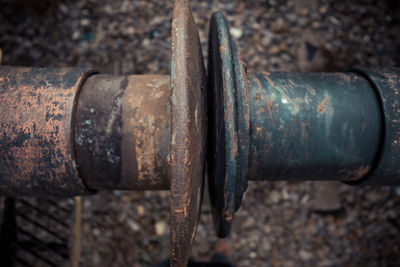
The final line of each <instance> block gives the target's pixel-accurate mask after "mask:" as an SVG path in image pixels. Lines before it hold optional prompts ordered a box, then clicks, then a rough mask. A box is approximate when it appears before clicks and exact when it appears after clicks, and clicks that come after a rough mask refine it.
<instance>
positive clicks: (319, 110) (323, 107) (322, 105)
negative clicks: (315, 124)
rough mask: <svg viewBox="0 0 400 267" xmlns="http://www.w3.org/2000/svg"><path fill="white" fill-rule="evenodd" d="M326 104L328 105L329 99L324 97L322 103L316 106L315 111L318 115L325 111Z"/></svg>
mask: <svg viewBox="0 0 400 267" xmlns="http://www.w3.org/2000/svg"><path fill="white" fill-rule="evenodd" d="M328 103H329V97H328V96H327V95H326V96H325V98H324V100H323V101H322V103H321V104H319V105H318V107H317V111H318V112H319V113H323V112H324V111H325V109H326V105H328Z"/></svg>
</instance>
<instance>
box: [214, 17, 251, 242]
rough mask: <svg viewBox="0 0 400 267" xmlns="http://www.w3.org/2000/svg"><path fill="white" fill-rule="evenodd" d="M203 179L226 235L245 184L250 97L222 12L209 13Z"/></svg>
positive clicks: (219, 226)
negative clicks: (206, 139)
mask: <svg viewBox="0 0 400 267" xmlns="http://www.w3.org/2000/svg"><path fill="white" fill-rule="evenodd" d="M208 57H209V58H208V63H209V66H208V79H209V90H210V92H209V95H210V102H211V103H212V104H211V106H210V109H209V118H210V121H209V133H210V137H209V150H208V151H209V156H208V159H209V162H208V179H209V191H210V199H211V205H212V211H213V212H212V213H213V218H214V224H215V229H216V232H217V235H218V236H219V237H226V236H227V235H228V234H229V231H230V229H231V225H232V220H233V215H234V213H235V212H236V211H237V209H238V208H239V206H240V202H241V199H242V196H243V193H244V191H245V190H246V188H247V179H246V176H247V165H248V150H249V142H248V140H249V104H248V103H249V97H248V90H247V81H246V75H245V70H244V66H243V64H242V62H241V60H240V56H239V52H238V49H237V47H236V44H235V43H234V42H232V41H231V37H230V34H229V28H228V23H227V21H226V19H225V17H224V15H223V14H222V13H215V14H213V15H212V17H211V23H210V34H209V54H208Z"/></svg>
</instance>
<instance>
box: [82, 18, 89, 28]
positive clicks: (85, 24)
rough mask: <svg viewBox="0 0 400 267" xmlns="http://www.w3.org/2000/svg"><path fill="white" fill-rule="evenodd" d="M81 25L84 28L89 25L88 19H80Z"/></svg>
mask: <svg viewBox="0 0 400 267" xmlns="http://www.w3.org/2000/svg"><path fill="white" fill-rule="evenodd" d="M81 25H82V26H84V27H86V26H89V25H90V19H81Z"/></svg>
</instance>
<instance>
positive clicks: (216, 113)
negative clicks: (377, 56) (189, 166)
mask: <svg viewBox="0 0 400 267" xmlns="http://www.w3.org/2000/svg"><path fill="white" fill-rule="evenodd" d="M208 63H209V66H208V79H209V91H210V93H209V99H210V102H211V103H212V105H210V107H209V130H208V134H209V151H208V153H209V154H208V159H207V160H208V178H209V191H210V199H211V204H212V208H213V217H214V223H215V228H216V232H217V235H218V236H219V237H225V236H227V235H228V233H229V231H230V228H231V224H232V219H233V215H234V213H235V212H236V211H237V209H238V208H239V205H240V201H241V199H242V196H243V193H244V191H245V190H246V185H247V180H263V181H270V180H289V181H305V180H339V181H343V182H347V183H359V182H363V183H369V184H380V185H385V184H386V185H398V184H400V169H399V168H397V167H396V165H397V164H396V162H399V160H400V159H399V158H398V157H397V154H398V153H397V152H398V151H399V149H400V147H399V146H400V145H398V140H397V139H398V136H399V134H398V133H399V132H400V126H399V125H398V121H400V118H398V110H400V108H399V107H398V100H397V98H398V97H397V94H398V87H399V86H400V71H399V70H384V71H375V72H374V71H358V72H357V71H356V72H346V73H254V74H249V75H248V77H246V72H245V68H244V64H243V63H242V62H241V60H240V56H239V52H238V50H237V47H236V44H235V43H234V42H233V41H232V40H231V37H230V33H229V27H228V24H227V22H226V20H225V18H224V16H223V15H222V14H221V13H215V14H213V16H212V18H211V23H210V35H209V60H208ZM247 87H248V88H247ZM248 114H249V115H248ZM248 116H249V119H247V120H246V118H248ZM247 121H249V123H248V124H247ZM246 134H248V136H246Z"/></svg>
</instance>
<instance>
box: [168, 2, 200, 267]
mask: <svg viewBox="0 0 400 267" xmlns="http://www.w3.org/2000/svg"><path fill="white" fill-rule="evenodd" d="M171 90H172V93H171V110H172V121H171V152H170V177H171V191H170V201H171V211H170V216H171V217H170V221H171V222H170V225H171V226H170V227H171V239H170V250H171V266H186V265H187V262H188V260H189V257H190V251H191V246H192V242H193V239H194V236H195V233H196V227H197V223H198V220H199V215H200V208H201V202H202V196H203V184H204V174H205V150H206V130H207V129H206V127H207V121H206V120H207V117H206V110H207V108H206V101H205V99H206V98H205V97H206V74H205V68H204V64H203V56H202V51H201V45H200V40H199V36H198V32H197V27H196V25H195V22H194V19H193V16H192V13H191V10H190V7H189V2H188V1H187V0H176V1H175V3H174V12H173V20H172V62H171Z"/></svg>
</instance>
